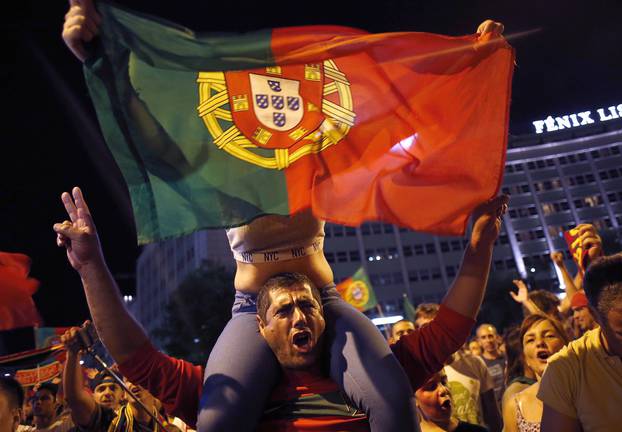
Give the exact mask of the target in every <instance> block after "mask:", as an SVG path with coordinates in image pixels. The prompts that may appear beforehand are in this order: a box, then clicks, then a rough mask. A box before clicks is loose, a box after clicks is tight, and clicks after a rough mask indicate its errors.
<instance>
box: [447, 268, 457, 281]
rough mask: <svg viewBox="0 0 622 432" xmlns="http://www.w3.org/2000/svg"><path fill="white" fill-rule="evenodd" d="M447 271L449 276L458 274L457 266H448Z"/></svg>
mask: <svg viewBox="0 0 622 432" xmlns="http://www.w3.org/2000/svg"><path fill="white" fill-rule="evenodd" d="M445 273H447V277H450V278H452V277H454V276H456V267H455V266H446V267H445Z"/></svg>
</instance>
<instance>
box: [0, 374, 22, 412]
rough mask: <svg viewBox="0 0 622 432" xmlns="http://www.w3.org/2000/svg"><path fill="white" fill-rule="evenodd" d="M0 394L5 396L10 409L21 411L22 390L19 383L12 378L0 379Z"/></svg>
mask: <svg viewBox="0 0 622 432" xmlns="http://www.w3.org/2000/svg"><path fill="white" fill-rule="evenodd" d="M0 392H1V393H4V394H5V395H6V397H7V399H8V401H9V408H10V409H15V408H18V409H22V405H24V389H23V388H22V385H21V384H20V383H19V381H17V380H16V379H15V378H12V377H0Z"/></svg>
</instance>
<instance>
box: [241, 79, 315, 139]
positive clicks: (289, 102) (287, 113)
mask: <svg viewBox="0 0 622 432" xmlns="http://www.w3.org/2000/svg"><path fill="white" fill-rule="evenodd" d="M249 77H250V84H251V92H252V94H253V97H252V99H253V108H254V109H255V115H256V117H257V120H259V122H260V123H261V124H262V125H264V126H266V127H268V128H270V129H273V130H277V131H287V130H290V129H293V128H294V127H296V126H297V125H298V123H300V121H301V120H302V116H303V114H304V108H303V106H304V105H303V103H302V97H301V96H300V93H299V89H300V82H299V81H296V80H291V79H285V78H279V77H273V76H264V75H257V74H253V73H251V74H249Z"/></svg>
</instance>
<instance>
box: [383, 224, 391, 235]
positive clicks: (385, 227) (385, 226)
mask: <svg viewBox="0 0 622 432" xmlns="http://www.w3.org/2000/svg"><path fill="white" fill-rule="evenodd" d="M382 229H383V230H384V233H385V234H391V233H392V232H393V225H390V224H383V225H382Z"/></svg>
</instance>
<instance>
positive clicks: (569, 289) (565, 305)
mask: <svg viewBox="0 0 622 432" xmlns="http://www.w3.org/2000/svg"><path fill="white" fill-rule="evenodd" d="M551 261H553V263H554V264H555V266H556V267H557V268H558V269H559V272H560V273H561V275H562V279H563V281H564V285H565V286H566V297H564V299H563V300H562V304H561V306H560V311H561V312H566V311H567V310H568V309H570V300H572V296H573V295H575V294H576V293H577V292H578V291H579V290H578V289H577V287H576V286H575V283H574V278H573V277H572V276H570V273H568V269H567V268H566V264H565V263H564V254H563V253H562V252H560V251H556V252H551Z"/></svg>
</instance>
